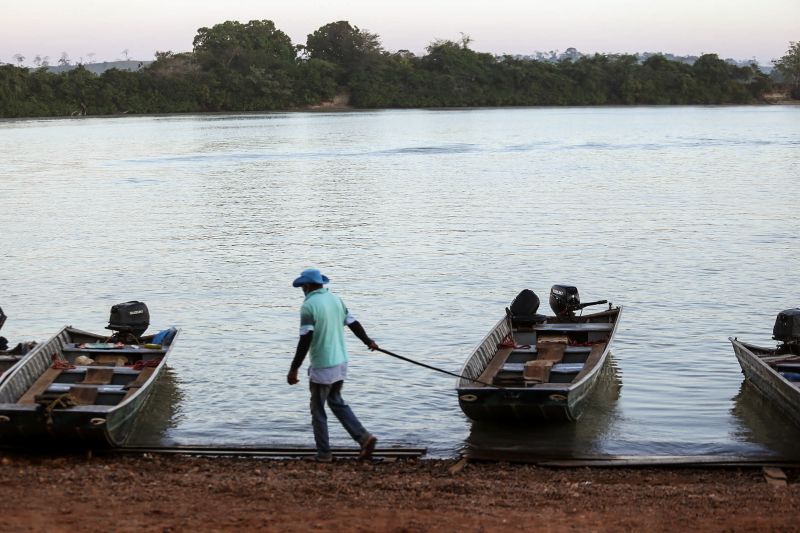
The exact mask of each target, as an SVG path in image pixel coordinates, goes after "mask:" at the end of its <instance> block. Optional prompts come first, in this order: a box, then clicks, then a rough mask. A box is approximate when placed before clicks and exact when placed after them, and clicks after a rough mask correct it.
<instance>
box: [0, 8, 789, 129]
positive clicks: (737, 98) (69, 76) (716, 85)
mask: <svg viewBox="0 0 800 533" xmlns="http://www.w3.org/2000/svg"><path fill="white" fill-rule="evenodd" d="M792 44H793V47H794V48H795V49H797V48H798V47H797V45H795V43H792ZM791 52H792V50H791V49H790V53H791ZM795 52H796V54H798V55H800V49H798V50H795ZM786 65H787V69H790V67H791V65H792V63H791V62H790V61H789V60H788V59H787V62H786ZM776 66H777V67H778V68H782V67H781V66H779V65H776ZM788 72H796V71H791V70H787V73H788ZM798 79H800V78H797V77H795V78H794V80H795V83H797V82H798ZM771 85H772V81H771V79H770V78H769V77H768V76H766V75H765V74H763V73H762V72H761V71H759V70H758V68H757V67H756V66H755V65H753V66H749V67H739V66H735V65H731V64H729V63H727V62H725V61H723V60H721V59H720V58H719V57H717V56H716V55H715V54H707V55H704V56H702V57H700V58H699V59H698V60H697V61H696V62H695V63H694V64H693V65H688V64H685V63H682V62H678V61H670V60H668V59H667V58H665V57H664V56H660V55H656V56H651V57H648V58H647V59H646V60H645V61H643V62H640V61H639V60H638V58H637V56H634V55H599V54H596V55H594V56H584V57H578V58H576V59H573V58H568V59H562V60H560V61H556V62H548V61H538V60H534V59H527V58H519V57H512V56H495V55H492V54H487V53H481V52H477V51H474V50H472V49H471V48H470V47H469V39H468V38H464V39H462V41H461V42H453V41H436V42H434V43H432V44H431V45H430V46H429V47H428V48H427V53H426V54H425V55H423V56H416V55H414V54H412V53H409V52H407V51H399V52H394V53H392V52H387V51H385V50H383V48H382V47H381V45H380V41H379V38H378V36H377V35H375V34H372V33H369V32H366V31H362V30H360V29H359V28H357V27H355V26H352V25H351V24H350V23H348V22H346V21H339V22H334V23H331V24H326V25H325V26H323V27H321V28H319V29H318V30H317V31H315V32H314V33H312V34H310V35H308V38H307V41H306V44H305V45H295V44H293V43H292V42H291V39H289V37H288V36H287V35H286V34H285V33H283V32H282V31H280V30H279V29H277V28H276V27H275V24H274V23H273V22H272V21H269V20H253V21H250V22H248V23H246V24H243V23H240V22H235V21H228V22H224V23H222V24H217V25H215V26H213V27H211V28H200V29H199V30H198V32H197V36H196V37H195V39H194V42H193V51H192V52H187V53H181V54H173V53H171V52H157V53H156V60H155V61H154V62H153V63H152V64H150V65H149V66H148V67H147V68H144V69H142V70H140V71H137V72H128V71H120V70H116V69H112V70H108V71H106V72H104V73H103V74H101V75H99V76H98V75H95V74H92V73H90V72H89V71H87V70H86V69H85V68H83V67H81V66H79V67H78V68H75V69H73V70H71V71H69V72H65V73H62V74H53V73H49V72H48V71H47V70H46V69H43V68H39V69H30V70H29V69H26V68H22V67H15V66H12V65H0V116H2V117H30V116H63V115H71V114H73V115H74V114H91V115H110V114H119V113H182V112H204V111H267V110H277V109H292V108H301V107H305V106H309V105H314V104H319V103H321V102H324V101H329V100H331V99H332V98H333V97H334V95H336V94H337V93H338V92H342V91H346V92H349V94H350V103H351V104H352V105H353V106H355V107H361V108H383V107H462V106H537V105H627V104H743V103H750V102H753V101H755V100H756V99H758V98H759V96H760V95H762V94H763V93H764V92H766V91H768V90H770V89H771Z"/></svg>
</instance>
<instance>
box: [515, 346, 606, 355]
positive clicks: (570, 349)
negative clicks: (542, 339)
mask: <svg viewBox="0 0 800 533" xmlns="http://www.w3.org/2000/svg"><path fill="white" fill-rule="evenodd" d="M591 351H592V347H591V346H569V345H567V347H566V348H565V349H564V353H589V352H591ZM514 353H529V354H535V353H538V350H537V349H536V346H531V347H530V348H514Z"/></svg>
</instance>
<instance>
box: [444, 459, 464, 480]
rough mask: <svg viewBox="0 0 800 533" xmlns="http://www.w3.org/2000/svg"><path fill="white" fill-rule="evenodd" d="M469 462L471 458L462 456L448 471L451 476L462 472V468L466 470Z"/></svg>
mask: <svg viewBox="0 0 800 533" xmlns="http://www.w3.org/2000/svg"><path fill="white" fill-rule="evenodd" d="M468 463H469V459H467V458H466V457H462V458H461V459H460V460H459V461H458V462H457V463H455V464H454V465H453V466H451V467H450V468H448V469H447V471H448V472H450V475H451V476H454V475H456V474H458V473H459V472H461V471H462V470H464V469H465V468H466V467H467V464H468Z"/></svg>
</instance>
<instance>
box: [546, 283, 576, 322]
mask: <svg viewBox="0 0 800 533" xmlns="http://www.w3.org/2000/svg"><path fill="white" fill-rule="evenodd" d="M580 306H581V297H580V295H579V294H578V289H577V287H573V286H571V285H553V286H552V287H551V288H550V309H552V310H553V312H554V313H555V314H556V316H557V317H562V318H563V317H569V316H572V313H573V312H574V311H575V310H576V309H580Z"/></svg>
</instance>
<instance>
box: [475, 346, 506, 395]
mask: <svg viewBox="0 0 800 533" xmlns="http://www.w3.org/2000/svg"><path fill="white" fill-rule="evenodd" d="M513 351H514V349H513V348H500V349H499V350H497V353H496V354H494V357H493V358H492V360H491V361H489V364H488V365H486V370H484V371H483V373H482V374H481V376H480V377H479V378H478V381H483V382H484V383H491V382H492V380H493V379H494V377H495V376H496V375H497V373H498V372H499V371H500V369H501V368H503V365H504V364H506V360H507V359H508V356H509V355H511V352H513ZM473 385H474V386H475V387H483V386H484V385H482V384H481V383H473Z"/></svg>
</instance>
